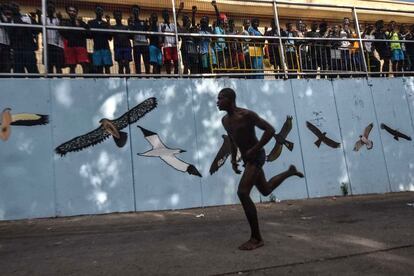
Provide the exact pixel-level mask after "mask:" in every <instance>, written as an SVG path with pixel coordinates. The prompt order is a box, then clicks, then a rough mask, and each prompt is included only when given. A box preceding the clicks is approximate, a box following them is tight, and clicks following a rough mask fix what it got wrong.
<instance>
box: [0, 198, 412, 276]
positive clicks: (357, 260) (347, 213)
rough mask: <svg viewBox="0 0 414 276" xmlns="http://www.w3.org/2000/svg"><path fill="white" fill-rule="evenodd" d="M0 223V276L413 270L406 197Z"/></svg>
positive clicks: (409, 210) (387, 272)
mask: <svg viewBox="0 0 414 276" xmlns="http://www.w3.org/2000/svg"><path fill="white" fill-rule="evenodd" d="M258 214H259V222H260V225H261V230H262V234H263V237H264V239H265V246H264V247H262V248H260V249H257V250H255V251H251V252H244V251H239V250H238V249H237V246H238V245H239V244H241V243H242V242H244V241H245V240H246V239H247V238H248V237H249V228H248V224H247V221H246V219H245V217H244V214H243V211H242V208H241V206H240V205H232V206H222V207H211V208H200V209H191V210H180V211H166V212H141V213H128V214H110V215H100V216H82V217H71V218H57V219H38V220H25V221H11V222H0V274H1V275H413V274H414V272H413V271H414V193H395V194H386V195H370V196H358V197H341V198H323V199H310V200H300V201H284V202H280V203H269V204H259V205H258Z"/></svg>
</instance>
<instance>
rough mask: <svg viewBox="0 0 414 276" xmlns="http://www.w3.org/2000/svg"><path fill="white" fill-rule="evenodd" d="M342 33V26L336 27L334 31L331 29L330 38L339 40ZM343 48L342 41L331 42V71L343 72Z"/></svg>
mask: <svg viewBox="0 0 414 276" xmlns="http://www.w3.org/2000/svg"><path fill="white" fill-rule="evenodd" d="M340 32H341V26H339V25H334V26H333V28H332V29H329V35H328V37H329V38H339V37H340ZM340 46H341V41H338V40H331V41H330V44H329V47H330V51H329V52H330V54H329V56H330V66H329V68H330V70H332V71H338V70H341V50H339V47H340ZM332 77H334V75H332Z"/></svg>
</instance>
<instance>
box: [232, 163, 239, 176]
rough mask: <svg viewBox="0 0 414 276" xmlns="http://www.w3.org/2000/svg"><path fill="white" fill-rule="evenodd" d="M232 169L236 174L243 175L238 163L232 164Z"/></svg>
mask: <svg viewBox="0 0 414 276" xmlns="http://www.w3.org/2000/svg"><path fill="white" fill-rule="evenodd" d="M231 167H232V168H233V171H234V172H235V173H236V174H241V170H239V164H238V163H237V162H231Z"/></svg>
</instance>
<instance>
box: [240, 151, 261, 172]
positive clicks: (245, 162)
mask: <svg viewBox="0 0 414 276" xmlns="http://www.w3.org/2000/svg"><path fill="white" fill-rule="evenodd" d="M243 162H244V165H243V166H244V167H245V166H246V164H247V163H251V164H254V165H256V167H258V168H259V169H261V168H262V167H263V165H264V163H265V162H266V153H265V150H264V149H262V150H260V151H259V153H258V154H257V156H256V158H255V159H253V160H248V161H247V160H245V159H244V158H243Z"/></svg>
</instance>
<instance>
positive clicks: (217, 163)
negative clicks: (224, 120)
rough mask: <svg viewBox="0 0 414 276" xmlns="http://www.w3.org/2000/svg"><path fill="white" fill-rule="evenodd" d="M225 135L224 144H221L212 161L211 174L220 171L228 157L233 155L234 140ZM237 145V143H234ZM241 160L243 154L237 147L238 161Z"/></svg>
mask: <svg viewBox="0 0 414 276" xmlns="http://www.w3.org/2000/svg"><path fill="white" fill-rule="evenodd" d="M221 137H223V144H222V145H221V147H220V149H219V151H218V152H217V154H216V157H215V158H214V161H213V163H211V166H210V174H214V173H215V172H217V171H218V169H220V168H221V166H223V165H224V163H225V162H226V160H227V158H228V157H229V156H230V155H231V149H232V141H231V139H230V138H229V136H227V135H222V136H221ZM233 146H234V147H236V146H235V145H233ZM240 160H241V154H240V150H239V149H238V148H237V157H236V161H237V162H239V161H240Z"/></svg>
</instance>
